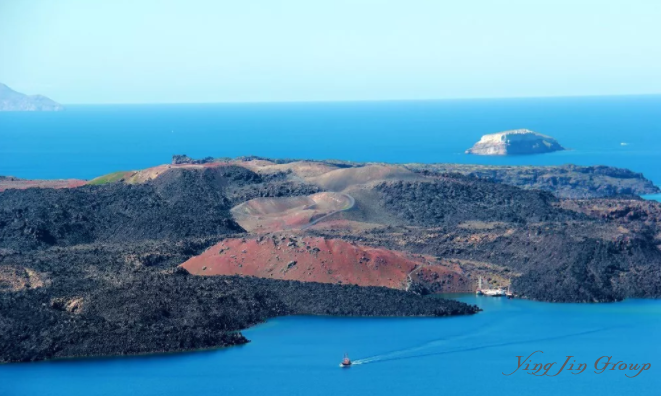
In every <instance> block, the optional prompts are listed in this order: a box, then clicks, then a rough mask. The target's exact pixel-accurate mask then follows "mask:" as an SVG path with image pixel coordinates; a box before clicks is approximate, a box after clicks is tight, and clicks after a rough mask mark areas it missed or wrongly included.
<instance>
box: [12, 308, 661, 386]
mask: <svg viewBox="0 0 661 396" xmlns="http://www.w3.org/2000/svg"><path fill="white" fill-rule="evenodd" d="M462 300H463V301H466V302H470V303H477V304H478V305H480V306H481V307H482V308H483V309H484V312H482V313H480V314H477V315H473V316H467V317H453V318H440V319H419V318H408V319H385V318H384V319H350V318H325V317H287V318H278V319H274V320H271V321H269V322H267V323H265V324H262V325H259V326H256V327H254V328H252V329H250V330H247V331H246V332H245V334H246V336H247V337H248V338H249V339H251V340H252V342H251V343H250V344H248V345H246V346H241V347H234V348H229V349H225V350H217V351H207V352H198V353H186V354H173V355H161V356H151V357H131V358H112V359H93V360H77V361H58V362H46V363H34V364H15V365H5V366H0V394H2V395H3V396H5V395H7V396H9V395H11V396H14V395H21V396H31V395H40V396H46V395H51V396H64V395H66V396H76V395H85V396H91V395H108V396H110V395H113V396H115V395H120V394H136V395H234V394H236V395H264V394H269V395H310V394H318V395H338V394H374V395H402V394H412V395H421V394H447V395H479V394H484V393H485V392H487V393H490V392H495V393H496V394H522V395H523V394H525V395H532V394H534V395H559V394H568V395H588V394H595V395H597V394H599V395H623V394H632V395H633V394H636V395H653V394H658V389H660V387H661V375H659V370H661V360H660V359H659V353H660V352H661V344H660V343H659V342H658V337H659V332H660V331H661V301H654V300H628V301H624V302H621V303H614V304H549V303H538V302H530V301H524V300H506V299H498V298H488V297H474V296H467V297H463V298H462ZM535 350H541V351H544V354H543V355H542V358H541V359H534V360H533V361H534V362H542V361H543V362H544V363H550V362H554V361H557V362H558V364H556V366H558V365H560V364H561V363H562V362H564V360H565V359H566V356H567V355H573V356H575V359H576V361H577V362H584V363H587V364H588V368H587V370H585V372H583V373H582V374H580V375H572V374H570V373H568V372H563V373H561V374H559V375H558V376H556V377H552V378H550V377H535V376H532V375H528V374H525V373H523V372H517V373H515V374H513V375H511V376H504V375H503V374H502V373H503V372H505V373H510V372H512V371H513V370H514V369H515V368H516V363H517V358H516V356H517V355H525V356H527V355H528V354H530V353H532V352H534V351H535ZM344 351H347V352H349V353H350V355H351V357H352V358H353V359H354V360H358V361H360V360H365V359H368V360H369V359H372V361H371V362H368V363H364V364H360V365H356V366H355V367H352V368H350V369H341V368H339V367H338V363H339V361H340V360H341V357H342V354H343V352H344ZM604 355H607V356H613V359H616V361H619V360H622V361H625V362H627V363H651V364H652V368H651V369H650V370H649V371H646V372H643V373H642V374H640V375H639V376H638V377H636V378H627V377H625V375H624V372H621V371H610V370H608V371H605V372H604V373H602V374H595V373H594V367H593V366H594V362H595V360H596V359H598V358H599V357H601V356H604ZM552 373H554V372H553V371H552Z"/></svg>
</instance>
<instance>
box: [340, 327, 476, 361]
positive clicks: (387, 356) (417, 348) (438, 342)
mask: <svg viewBox="0 0 661 396" xmlns="http://www.w3.org/2000/svg"><path fill="white" fill-rule="evenodd" d="M484 332H486V330H484V329H478V331H475V332H472V333H470V334H462V335H458V336H450V337H446V338H441V339H438V340H433V341H429V342H426V343H424V344H422V345H418V346H414V347H411V348H406V349H400V350H398V351H393V352H388V353H384V354H382V355H376V356H370V357H367V358H364V359H357V360H354V361H352V362H351V364H352V365H359V364H368V363H373V362H378V361H380V360H385V359H392V358H394V357H398V356H401V355H404V354H408V353H412V352H418V351H421V350H425V349H430V348H434V347H437V346H441V345H444V344H446V343H448V342H450V341H453V342H454V341H458V340H462V339H467V338H468V339H470V338H474V337H477V336H479V335H480V334H482V333H484Z"/></svg>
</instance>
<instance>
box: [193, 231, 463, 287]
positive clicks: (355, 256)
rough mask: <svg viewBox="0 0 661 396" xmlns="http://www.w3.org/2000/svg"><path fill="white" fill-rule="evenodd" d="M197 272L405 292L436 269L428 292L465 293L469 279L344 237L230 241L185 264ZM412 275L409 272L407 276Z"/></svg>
mask: <svg viewBox="0 0 661 396" xmlns="http://www.w3.org/2000/svg"><path fill="white" fill-rule="evenodd" d="M181 266H182V267H183V268H185V269H186V270H187V271H188V272H190V273H191V274H194V275H248V276H256V277H260V278H272V279H289V280H298V281H305V282H322V283H343V284H355V285H360V286H385V287H389V288H393V289H403V290H407V289H408V288H409V287H410V285H411V283H412V282H418V281H419V279H421V277H420V276H419V275H418V272H420V271H421V269H422V268H424V269H425V272H427V273H429V272H433V273H434V274H435V275H434V276H433V277H425V278H429V279H432V280H433V282H434V285H433V287H430V288H429V289H430V290H433V291H435V292H443V291H448V292H452V291H462V290H463V286H462V285H463V284H464V283H467V281H466V278H465V277H464V276H463V275H461V274H459V273H457V272H455V271H453V270H451V269H449V268H446V267H443V266H438V265H432V263H431V262H429V261H428V259H427V258H426V257H423V256H420V255H417V256H413V255H410V254H407V253H404V252H398V251H393V250H388V249H383V248H373V247H367V246H361V245H356V244H352V243H349V242H346V241H344V240H341V239H324V238H319V237H295V236H289V237H285V236H282V235H276V234H272V235H269V236H262V237H259V238H253V239H239V238H236V239H227V240H225V241H223V242H221V243H218V244H216V245H215V246H213V247H211V248H209V249H208V250H207V251H206V252H204V253H203V254H201V255H199V256H196V257H193V258H191V259H189V260H188V261H186V262H185V263H183V264H181ZM410 274H411V276H409V275H410Z"/></svg>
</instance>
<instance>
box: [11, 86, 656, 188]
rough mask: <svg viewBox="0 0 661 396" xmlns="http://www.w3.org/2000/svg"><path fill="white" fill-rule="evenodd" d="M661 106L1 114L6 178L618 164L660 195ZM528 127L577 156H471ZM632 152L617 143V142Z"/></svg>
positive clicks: (614, 102) (137, 108)
mask: <svg viewBox="0 0 661 396" xmlns="http://www.w3.org/2000/svg"><path fill="white" fill-rule="evenodd" d="M660 115H661V96H640V97H636V96H631V97H596V98H552V99H548V98H547V99H500V100H456V101H450V100H448V101H428V102H363V103H284V104H209V105H157V106H150V105H134V106H68V108H67V110H66V111H63V112H53V113H49V112H42V113H29V112H27V113H26V112H14V113H6V112H5V113H0V175H13V176H17V177H24V178H71V177H73V178H83V179H89V178H93V177H96V176H99V175H102V174H105V173H109V172H114V171H117V170H133V169H142V168H145V167H149V166H154V165H159V164H163V163H168V162H169V161H170V159H171V156H172V154H188V155H190V156H192V157H206V156H213V157H222V156H231V157H234V156H240V155H261V156H268V157H276V158H310V159H328V158H336V159H344V160H353V161H382V162H397V163H402V162H426V163H431V162H453V163H478V164H512V165H558V164H565V163H574V164H579V165H612V166H619V167H626V168H630V169H633V170H635V171H637V172H643V173H644V174H645V176H647V177H649V178H651V179H652V180H653V181H654V182H655V183H656V184H660V185H661V155H660V153H661V138H660V137H661V116H660ZM516 128H528V129H532V130H534V131H538V132H541V133H545V134H548V135H551V136H553V137H555V138H557V139H558V141H559V142H560V143H561V144H563V145H564V146H565V147H567V148H570V149H572V150H570V151H564V152H557V153H552V154H546V155H536V156H519V157H481V156H470V155H465V154H464V150H466V149H467V148H469V147H470V146H472V145H473V143H475V142H476V141H477V140H479V138H480V137H481V136H482V135H483V134H487V133H493V132H499V131H503V130H508V129H516ZM623 143H624V144H625V145H622V144H623Z"/></svg>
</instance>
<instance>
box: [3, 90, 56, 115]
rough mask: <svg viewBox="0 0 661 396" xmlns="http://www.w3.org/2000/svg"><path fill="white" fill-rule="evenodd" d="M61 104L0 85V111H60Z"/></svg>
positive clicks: (41, 96)
mask: <svg viewBox="0 0 661 396" xmlns="http://www.w3.org/2000/svg"><path fill="white" fill-rule="evenodd" d="M60 110H64V106H62V105H61V104H59V103H57V102H55V101H53V100H51V99H49V98H47V97H45V96H43V95H25V94H22V93H20V92H16V91H14V90H13V89H11V88H9V87H8V86H6V85H5V84H2V83H0V111H60Z"/></svg>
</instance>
